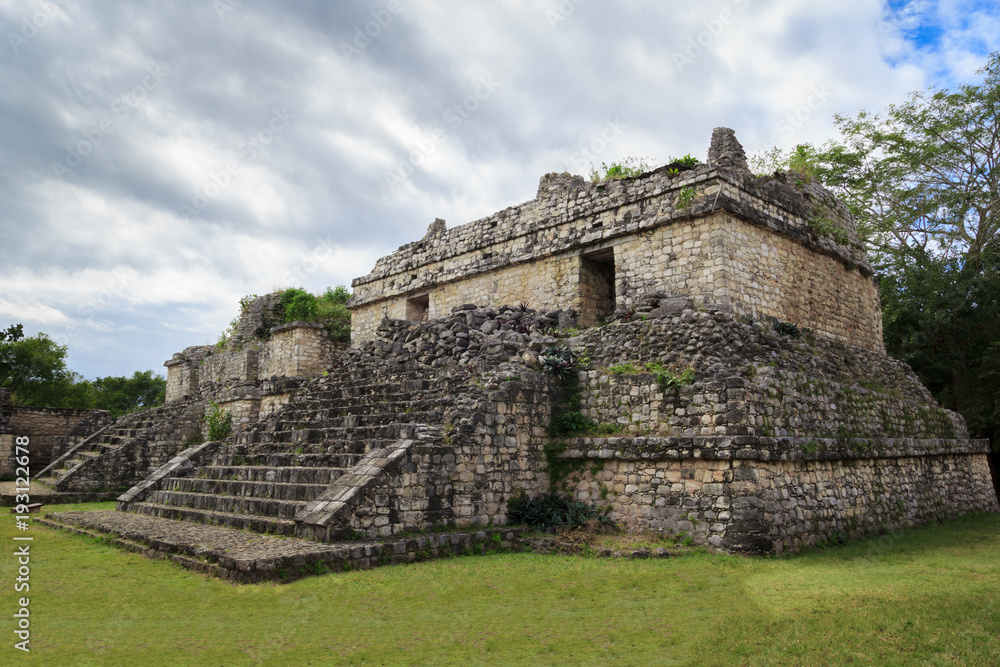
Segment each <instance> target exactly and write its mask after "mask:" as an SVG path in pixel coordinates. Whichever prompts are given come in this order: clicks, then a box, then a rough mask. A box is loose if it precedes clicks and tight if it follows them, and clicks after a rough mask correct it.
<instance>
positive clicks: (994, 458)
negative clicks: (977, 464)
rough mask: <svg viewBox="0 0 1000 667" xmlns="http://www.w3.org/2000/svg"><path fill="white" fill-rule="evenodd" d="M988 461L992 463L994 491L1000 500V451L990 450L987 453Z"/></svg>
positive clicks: (991, 471) (991, 474)
mask: <svg viewBox="0 0 1000 667" xmlns="http://www.w3.org/2000/svg"><path fill="white" fill-rule="evenodd" d="M986 461H987V462H988V463H989V464H990V477H992V478H993V491H994V492H996V494H997V500H1000V452H990V453H989V454H987V455H986Z"/></svg>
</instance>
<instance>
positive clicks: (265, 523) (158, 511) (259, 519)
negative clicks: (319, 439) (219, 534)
mask: <svg viewBox="0 0 1000 667" xmlns="http://www.w3.org/2000/svg"><path fill="white" fill-rule="evenodd" d="M129 511H130V512H136V513H137V514H146V515H148V516H158V517H161V518H164V519H175V520H179V521H193V522H195V523H204V524H207V525H210V526H224V527H226V528H236V529H238V530H252V531H254V532H257V533H271V534H274V535H293V534H294V533H295V522H294V521H292V520H291V519H279V518H277V517H268V516H251V515H248V514H234V513H231V512H216V511H211V510H199V509H192V508H190V507H174V506H171V505H160V504H158V503H151V502H145V503H133V504H132V505H130V506H129Z"/></svg>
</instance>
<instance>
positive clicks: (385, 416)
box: [119, 367, 454, 539]
mask: <svg viewBox="0 0 1000 667" xmlns="http://www.w3.org/2000/svg"><path fill="white" fill-rule="evenodd" d="M452 384H453V382H448V381H438V382H432V381H431V380H430V379H428V378H426V377H420V376H419V375H418V374H415V373H414V372H409V373H402V374H393V373H388V372H386V371H385V370H384V369H383V370H381V371H380V370H378V369H376V368H372V367H366V368H360V369H359V368H357V367H355V368H352V369H350V370H347V369H342V370H339V371H335V372H334V373H333V374H331V375H329V376H327V377H323V378H316V379H314V380H311V381H309V382H307V383H306V385H305V386H304V387H303V390H302V391H301V392H300V393H299V394H297V395H296V396H294V397H292V399H291V400H290V401H289V403H288V404H286V405H285V406H283V407H282V408H281V409H280V410H279V411H277V412H275V413H274V414H272V415H270V416H269V417H267V418H266V419H264V420H262V421H260V422H258V423H256V424H254V425H252V426H251V427H250V428H249V429H247V430H244V431H241V432H239V433H237V434H235V435H234V436H231V437H230V438H229V439H227V440H226V441H225V442H223V443H220V444H219V445H218V446H217V448H216V449H215V451H214V452H213V453H212V454H211V455H210V458H208V457H207V456H206V457H205V458H206V465H200V466H194V465H191V466H187V465H184V466H177V467H176V469H175V470H174V471H173V472H171V473H170V474H167V475H165V476H163V477H162V478H161V479H159V480H158V482H157V483H156V484H155V485H154V486H151V487H149V488H148V489H147V490H146V491H145V492H144V493H141V494H137V495H132V496H130V497H129V498H128V500H127V501H125V502H120V503H119V507H120V509H124V510H126V511H128V512H136V513H140V514H146V515H150V516H155V517H161V518H167V519H175V520H182V521H189V522H197V523H203V524H208V525H216V526H224V527H229V528H237V529H243V530H252V531H256V532H261V533H271V534H276V535H288V536H290V535H303V534H307V535H308V536H309V537H312V538H316V536H317V534H316V531H312V530H303V525H302V523H303V518H304V517H306V516H310V515H311V516H321V515H322V511H321V510H322V509H323V508H324V507H325V506H326V505H328V504H329V503H327V502H324V500H325V499H326V498H327V496H330V497H331V498H332V495H336V494H337V493H339V494H340V495H344V493H345V491H344V490H343V489H339V488H338V487H336V483H337V482H338V480H341V479H342V478H343V479H349V480H350V481H351V485H353V486H359V485H364V484H370V482H371V479H373V478H374V476H375V473H377V472H379V471H380V470H382V469H383V468H384V466H385V465H386V464H387V463H388V462H390V460H395V459H396V458H398V457H399V455H400V452H399V451H397V450H399V444H398V443H400V442H411V441H412V439H413V438H416V437H417V436H418V432H424V431H426V428H427V425H434V424H440V423H441V421H442V417H443V411H444V410H445V409H446V408H447V406H448V405H450V404H451V402H452V401H453V400H454V399H453V398H452V392H453V388H452V387H451V385H452ZM393 452H395V453H393ZM379 466H382V467H379ZM345 475H347V476H348V477H344V476H345ZM352 488H353V487H352ZM324 494H326V495H324ZM127 495H128V494H127ZM123 498H125V496H123ZM297 518H298V521H297V520H296V519H297ZM320 532H321V533H322V536H321V538H320V539H336V538H337V537H342V536H343V531H340V532H337V531H333V532H323V531H320Z"/></svg>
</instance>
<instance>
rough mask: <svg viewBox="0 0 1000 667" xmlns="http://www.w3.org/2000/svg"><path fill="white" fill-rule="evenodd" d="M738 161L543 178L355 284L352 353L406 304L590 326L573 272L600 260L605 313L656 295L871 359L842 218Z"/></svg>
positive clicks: (868, 313)
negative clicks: (530, 191) (795, 327)
mask: <svg viewBox="0 0 1000 667" xmlns="http://www.w3.org/2000/svg"><path fill="white" fill-rule="evenodd" d="M730 143H735V139H733V140H732V142H730ZM735 146H736V147H738V143H735ZM714 148H715V137H713V149H714ZM730 148H732V147H730ZM739 153H740V156H739V160H738V161H737V162H740V161H742V162H740V164H737V166H736V167H734V166H733V164H732V161H728V162H727V160H726V159H722V158H725V157H726V156H725V155H720V154H719V153H718V151H716V152H715V153H714V155H713V152H710V159H709V163H708V164H707V165H701V166H699V167H697V168H695V169H693V170H690V171H681V172H680V173H671V172H670V171H669V170H667V169H666V168H662V169H659V170H656V171H654V172H651V173H649V174H645V175H643V176H641V177H639V178H636V179H634V180H626V181H615V182H611V183H606V184H592V183H586V182H584V181H583V180H582V179H580V178H578V177H570V176H569V175H558V174H550V175H547V176H545V177H543V178H542V181H541V183H540V185H539V191H538V195H537V196H536V198H535V200H533V201H530V202H527V203H525V204H522V205H520V206H516V207H512V208H509V209H506V210H504V211H501V212H499V213H497V214H495V215H493V216H490V217H488V218H484V219H482V220H478V221H475V222H472V223H468V224H466V225H462V226H459V227H455V228H453V229H444V228H443V226H442V225H432V227H431V229H430V230H429V231H428V234H427V235H426V236H425V237H424V239H422V240H421V241H419V242H416V243H410V244H407V245H405V246H403V247H401V248H400V249H399V250H398V251H397V252H395V253H393V254H392V255H389V256H387V257H383V258H382V259H380V260H379V261H378V262H376V265H375V268H374V270H373V271H372V272H371V273H370V274H369V275H367V276H363V277H361V278H358V279H356V280H355V281H354V283H353V285H354V291H355V296H354V298H353V299H352V300H351V302H350V308H351V311H352V342H354V343H359V342H361V341H364V340H370V339H371V338H372V337H373V336H374V334H375V331H376V329H377V325H378V322H379V321H381V319H382V318H383V317H385V316H388V317H391V318H406V317H407V307H406V302H407V300H408V299H411V300H412V299H418V300H421V301H423V300H426V301H427V303H428V306H429V313H428V314H429V316H430V317H434V316H436V315H440V314H444V313H446V312H447V310H448V309H449V308H451V307H454V306H457V305H460V304H463V303H476V304H477V305H488V304H491V303H493V302H494V301H495V300H500V301H506V302H514V303H516V302H518V301H523V300H527V301H529V303H530V304H531V305H532V307H540V308H568V307H572V308H575V309H577V310H579V311H581V313H583V322H582V323H583V324H592V323H594V322H592V321H591V320H597V319H599V318H598V317H597V316H596V315H595V314H593V313H594V312H596V311H597V310H599V309H598V308H596V307H595V306H594V305H593V304H592V303H587V304H584V303H583V301H584V299H585V297H584V295H588V296H587V297H586V300H588V301H593V300H595V299H594V297H593V294H594V284H593V281H592V279H593V278H594V276H595V273H594V271H589V272H587V271H586V265H585V262H586V261H594V259H595V258H598V257H601V258H602V259H604V261H605V266H608V267H610V266H611V263H609V262H607V257H606V254H607V253H608V252H609V249H610V251H611V252H612V253H613V267H614V268H613V270H614V275H615V301H616V304H617V305H618V306H628V305H630V304H631V303H633V302H634V301H635V300H636V299H639V298H641V297H642V295H643V294H644V293H645V292H649V291H665V292H668V293H676V294H681V295H686V296H690V297H691V298H692V299H694V301H695V303H696V304H698V305H703V304H717V305H723V306H729V307H732V308H736V309H737V312H739V313H743V314H756V315H758V316H759V315H773V316H775V317H778V318H779V319H783V320H786V321H787V320H794V321H796V322H797V323H798V324H799V325H800V326H808V327H812V328H813V329H816V330H817V331H820V332H822V333H824V334H826V335H829V336H832V337H836V338H838V339H840V340H845V341H849V342H851V343H852V344H854V345H862V346H865V347H870V348H875V347H881V329H880V328H879V327H880V324H879V322H880V320H879V318H878V301H877V294H876V293H875V289H874V284H873V283H872V282H871V281H870V280H868V279H867V278H866V276H870V275H871V273H872V271H871V268H870V266H869V265H868V263H867V261H866V259H865V257H864V252H863V248H862V246H861V244H860V242H859V241H858V239H857V235H856V233H855V231H854V227H853V222H852V221H851V220H850V217H849V214H848V213H847V211H846V208H845V207H844V206H843V205H842V204H841V203H839V202H837V201H836V200H835V199H834V198H833V197H832V195H830V193H828V192H826V191H825V190H823V189H822V188H821V187H819V186H818V185H816V184H809V183H804V182H798V181H796V180H795V179H794V178H792V177H787V176H782V177H780V178H777V177H776V178H768V179H756V178H755V177H753V176H752V175H751V174H750V173H749V171H747V170H746V169H745V161H743V158H742V149H739ZM682 195H683V196H682ZM820 223H822V224H820ZM831 229H832V230H835V231H833V232H831V231H830V230H831ZM756 253H760V254H762V256H763V257H764V261H763V262H762V264H761V265H760V266H759V267H758V266H756V265H754V264H753V262H752V261H751V260H752V259H753V256H754V255H755V254H756ZM814 264H817V266H814ZM518 267H521V268H518ZM846 267H850V270H847V268H846ZM591 268H592V267H591ZM414 312H416V311H414Z"/></svg>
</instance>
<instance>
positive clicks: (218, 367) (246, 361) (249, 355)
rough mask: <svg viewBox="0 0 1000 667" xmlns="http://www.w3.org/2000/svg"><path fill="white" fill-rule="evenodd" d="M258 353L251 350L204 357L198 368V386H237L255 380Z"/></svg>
mask: <svg viewBox="0 0 1000 667" xmlns="http://www.w3.org/2000/svg"><path fill="white" fill-rule="evenodd" d="M259 356H260V353H259V352H258V351H257V350H256V349H253V348H249V347H247V348H243V349H236V350H231V351H229V350H227V351H226V352H223V353H218V354H212V355H210V356H206V357H205V358H204V359H203V360H202V362H201V365H200V367H199V368H198V384H203V383H206V382H212V383H215V384H219V385H230V384H239V383H245V382H254V381H256V380H257V369H258V365H259V361H258V360H259Z"/></svg>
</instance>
